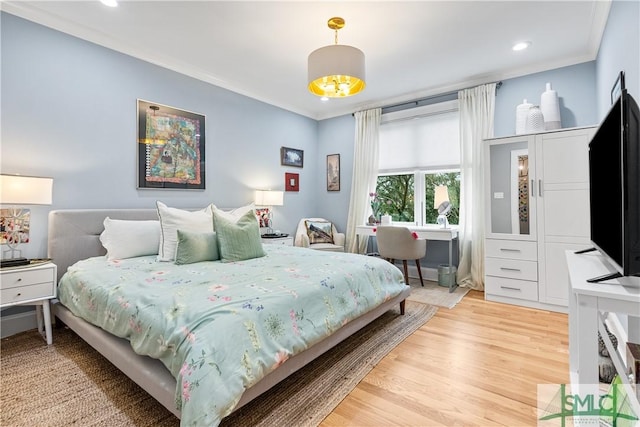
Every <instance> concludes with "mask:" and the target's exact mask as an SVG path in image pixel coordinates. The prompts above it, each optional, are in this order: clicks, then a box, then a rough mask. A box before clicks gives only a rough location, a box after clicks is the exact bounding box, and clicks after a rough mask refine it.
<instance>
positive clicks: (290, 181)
mask: <svg viewBox="0 0 640 427" xmlns="http://www.w3.org/2000/svg"><path fill="white" fill-rule="evenodd" d="M284 189H285V191H300V175H299V174H297V173H290V172H286V173H285V174H284Z"/></svg>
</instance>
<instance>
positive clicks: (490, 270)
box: [484, 127, 595, 312]
mask: <svg viewBox="0 0 640 427" xmlns="http://www.w3.org/2000/svg"><path fill="white" fill-rule="evenodd" d="M594 131H595V128H594V127H587V128H575V129H562V130H558V131H553V132H544V133H539V134H530V135H519V136H513V137H505V138H494V139H489V140H486V141H485V147H484V148H485V194H486V198H485V215H486V217H485V224H486V239H485V298H486V299H487V300H491V301H499V302H506V303H511V304H517V305H524V306H528V307H533V308H542V309H547V310H553V311H562V312H566V311H567V304H568V290H569V286H568V279H567V277H568V272H567V266H566V260H565V256H564V253H565V250H579V249H584V248H587V247H589V246H590V238H589V236H590V230H589V227H590V222H589V160H588V159H589V157H588V156H589V141H590V140H591V137H592V135H593V133H594Z"/></svg>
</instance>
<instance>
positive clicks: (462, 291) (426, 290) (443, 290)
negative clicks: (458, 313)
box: [407, 277, 469, 308]
mask: <svg viewBox="0 0 640 427" xmlns="http://www.w3.org/2000/svg"><path fill="white" fill-rule="evenodd" d="M409 286H411V295H410V296H409V298H407V300H408V301H415V302H419V303H422V304H429V305H435V306H438V307H446V308H453V307H455V306H456V304H458V303H459V302H460V301H461V300H462V298H463V297H464V296H465V295H466V294H467V292H469V288H461V287H457V288H456V290H455V291H453V292H452V293H449V288H447V287H445V286H440V285H438V283H437V282H432V281H430V280H425V281H424V287H422V286H420V279H414V278H412V277H410V278H409Z"/></svg>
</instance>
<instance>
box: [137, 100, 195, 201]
mask: <svg viewBox="0 0 640 427" xmlns="http://www.w3.org/2000/svg"><path fill="white" fill-rule="evenodd" d="M137 145H138V188H141V189H143V188H154V189H183V190H204V189H205V153H204V147H205V116H204V115H202V114H198V113H193V112H190V111H185V110H180V109H177V108H174V107H168V106H166V105H162V104H158V103H154V102H149V101H144V100H141V99H138V142H137Z"/></svg>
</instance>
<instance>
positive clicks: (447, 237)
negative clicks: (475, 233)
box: [356, 224, 458, 292]
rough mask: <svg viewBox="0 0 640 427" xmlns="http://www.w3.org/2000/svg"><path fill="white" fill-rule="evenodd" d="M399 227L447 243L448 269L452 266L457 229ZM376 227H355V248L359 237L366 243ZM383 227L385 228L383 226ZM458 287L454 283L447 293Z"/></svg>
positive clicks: (453, 227)
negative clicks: (363, 238)
mask: <svg viewBox="0 0 640 427" xmlns="http://www.w3.org/2000/svg"><path fill="white" fill-rule="evenodd" d="M398 226H400V227H407V228H408V229H409V230H411V231H415V232H416V233H418V237H419V238H421V239H427V240H443V241H448V242H449V267H452V266H453V241H454V240H456V239H457V238H458V227H457V226H455V225H453V226H449V228H442V226H441V225H435V224H433V225H424V226H421V227H418V226H415V225H414V226H412V225H402V224H398ZM377 227H378V226H373V225H359V226H357V227H356V247H357V248H360V236H365V237H366V238H367V241H368V240H369V236H375V235H376V233H375V232H374V231H373V230H374V229H375V228H377ZM383 227H385V226H384V225H383ZM457 287H458V285H457V284H456V283H454V284H452V285H451V286H449V292H453V291H454V290H455V289H456V288H457Z"/></svg>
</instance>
